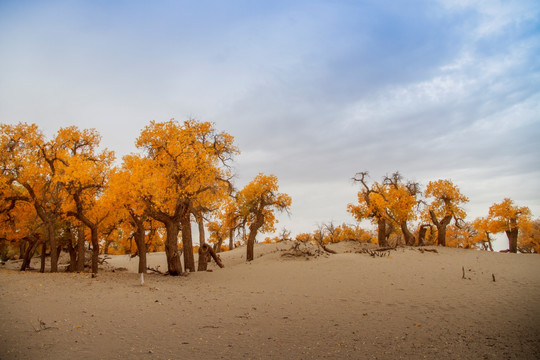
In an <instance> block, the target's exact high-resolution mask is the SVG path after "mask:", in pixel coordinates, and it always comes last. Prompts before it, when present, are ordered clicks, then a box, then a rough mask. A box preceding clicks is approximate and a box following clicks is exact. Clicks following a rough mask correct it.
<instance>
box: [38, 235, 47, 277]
mask: <svg viewBox="0 0 540 360" xmlns="http://www.w3.org/2000/svg"><path fill="white" fill-rule="evenodd" d="M46 257H47V243H46V242H43V243H42V244H41V268H40V269H39V272H41V273H44V272H45V259H46Z"/></svg>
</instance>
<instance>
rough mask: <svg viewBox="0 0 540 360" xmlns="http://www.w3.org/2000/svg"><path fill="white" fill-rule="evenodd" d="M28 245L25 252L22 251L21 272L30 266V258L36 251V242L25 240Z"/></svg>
mask: <svg viewBox="0 0 540 360" xmlns="http://www.w3.org/2000/svg"><path fill="white" fill-rule="evenodd" d="M27 242H28V244H27V245H26V250H25V251H24V255H23V262H22V264H21V271H25V270H26V268H28V266H29V265H30V261H32V257H33V256H34V252H35V250H36V246H37V243H38V242H37V240H31V239H28V240H27Z"/></svg>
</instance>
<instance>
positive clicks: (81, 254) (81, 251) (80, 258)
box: [76, 226, 86, 272]
mask: <svg viewBox="0 0 540 360" xmlns="http://www.w3.org/2000/svg"><path fill="white" fill-rule="evenodd" d="M84 243H85V238H84V228H83V227H82V226H79V227H78V228H77V266H76V271H77V272H83V271H84V262H85V257H86V249H85V248H84Z"/></svg>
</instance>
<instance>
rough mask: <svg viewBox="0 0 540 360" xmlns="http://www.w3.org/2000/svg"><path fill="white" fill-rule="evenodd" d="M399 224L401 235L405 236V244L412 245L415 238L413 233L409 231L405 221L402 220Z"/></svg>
mask: <svg viewBox="0 0 540 360" xmlns="http://www.w3.org/2000/svg"><path fill="white" fill-rule="evenodd" d="M400 226H401V232H402V233H403V237H404V238H405V244H406V245H407V246H414V243H415V241H416V239H415V238H414V235H413V234H412V233H411V232H410V231H409V228H408V227H407V222H406V221H403V222H402V223H401V224H400Z"/></svg>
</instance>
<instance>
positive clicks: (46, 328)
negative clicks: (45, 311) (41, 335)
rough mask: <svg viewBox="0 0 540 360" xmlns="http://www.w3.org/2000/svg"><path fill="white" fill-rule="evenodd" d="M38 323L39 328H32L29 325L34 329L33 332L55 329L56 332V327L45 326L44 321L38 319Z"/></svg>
mask: <svg viewBox="0 0 540 360" xmlns="http://www.w3.org/2000/svg"><path fill="white" fill-rule="evenodd" d="M38 323H39V328H36V327H35V326H34V324H32V323H30V324H31V325H32V327H33V328H34V331H35V332H40V331H42V330H49V329H57V330H58V328H57V327H56V326H47V324H45V321H43V320H41V319H40V318H38Z"/></svg>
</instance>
